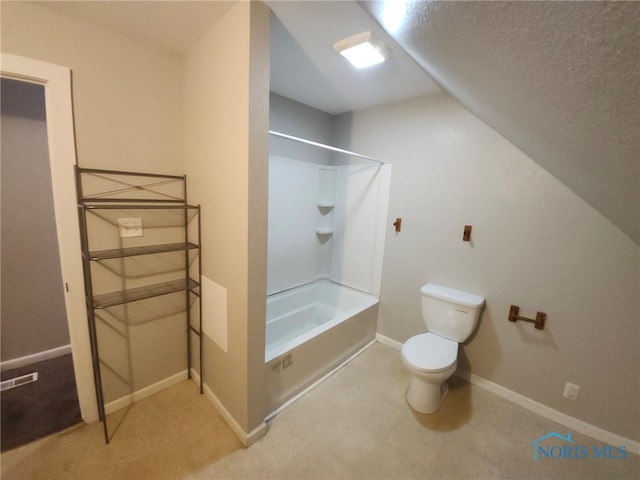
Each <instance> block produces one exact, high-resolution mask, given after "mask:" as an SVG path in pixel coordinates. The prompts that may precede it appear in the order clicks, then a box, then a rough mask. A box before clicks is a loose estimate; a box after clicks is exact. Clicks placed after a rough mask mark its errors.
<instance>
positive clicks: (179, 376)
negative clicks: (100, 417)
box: [104, 370, 187, 415]
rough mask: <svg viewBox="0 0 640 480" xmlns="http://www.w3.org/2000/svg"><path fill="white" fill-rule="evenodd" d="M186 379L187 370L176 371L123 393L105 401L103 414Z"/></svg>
mask: <svg viewBox="0 0 640 480" xmlns="http://www.w3.org/2000/svg"><path fill="white" fill-rule="evenodd" d="M186 379H187V370H184V371H182V372H179V373H176V374H175V375H172V376H170V377H168V378H165V379H164V380H160V381H159V382H156V383H154V384H152V385H149V386H148V387H145V388H142V389H140V390H136V391H135V392H133V393H131V394H129V395H125V396H124V397H121V398H119V399H117V400H114V401H113V402H109V403H107V404H106V405H105V406H104V412H105V414H107V415H109V414H110V413H113V412H115V411H117V410H120V409H121V408H125V407H128V406H129V405H132V404H134V403H135V402H139V401H140V400H142V399H143V398H147V397H149V396H151V395H153V394H155V393H158V392H160V391H162V390H166V389H167V388H169V387H172V386H173V385H175V384H177V383H180V382H182V381H183V380H186Z"/></svg>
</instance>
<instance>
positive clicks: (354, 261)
mask: <svg viewBox="0 0 640 480" xmlns="http://www.w3.org/2000/svg"><path fill="white" fill-rule="evenodd" d="M390 174H391V165H375V166H369V165H351V166H342V167H337V178H336V212H335V215H336V217H335V233H334V242H335V243H334V250H333V256H332V265H331V279H332V280H333V281H335V282H338V283H341V284H343V285H347V286H350V287H353V288H357V289H358V290H362V291H364V292H367V293H372V294H374V295H379V294H380V282H381V275H382V260H383V254H384V240H385V225H386V219H387V210H388V201H389V185H390V180H391V175H390Z"/></svg>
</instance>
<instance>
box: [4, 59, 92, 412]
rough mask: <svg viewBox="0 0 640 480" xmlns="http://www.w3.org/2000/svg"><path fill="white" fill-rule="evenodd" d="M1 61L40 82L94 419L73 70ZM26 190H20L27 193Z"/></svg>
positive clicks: (64, 261)
mask: <svg viewBox="0 0 640 480" xmlns="http://www.w3.org/2000/svg"><path fill="white" fill-rule="evenodd" d="M0 67H1V68H0V74H1V76H2V78H4V79H11V80H17V81H21V82H28V83H31V84H36V85H40V86H42V87H43V88H44V97H45V110H46V133H47V146H48V152H49V167H50V176H51V193H52V202H50V203H51V204H52V205H53V214H54V218H55V230H56V231H55V236H56V237H57V244H58V261H59V266H60V277H59V278H60V282H61V284H62V285H61V287H62V295H63V297H64V310H65V313H66V322H67V328H68V336H69V345H70V350H71V360H72V363H73V377H74V379H75V384H76V387H77V395H78V403H79V406H80V415H81V418H82V420H84V421H85V422H87V423H89V422H93V421H96V420H98V410H97V405H96V400H95V388H94V380H93V372H92V366H91V346H90V343H89V333H88V325H87V311H86V305H85V298H84V280H83V273H82V259H81V253H80V252H81V248H80V232H79V225H78V217H77V209H76V194H75V175H74V165H75V163H76V156H75V139H74V129H73V115H72V97H71V72H70V70H69V69H68V68H65V67H61V66H58V65H53V64H50V63H46V62H42V61H38V60H33V59H28V58H24V57H19V56H16V55H9V54H4V53H3V54H2V56H1V63H0ZM3 162H4V159H3ZM28 193H29V192H28V191H26V192H24V194H25V195H28ZM3 236H4V235H3ZM36 298H37V297H36ZM3 315H4V312H3ZM67 348H69V347H67Z"/></svg>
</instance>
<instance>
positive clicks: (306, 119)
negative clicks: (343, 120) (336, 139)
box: [269, 92, 333, 165]
mask: <svg viewBox="0 0 640 480" xmlns="http://www.w3.org/2000/svg"><path fill="white" fill-rule="evenodd" d="M269 130H274V131H276V132H280V133H286V134H287V135H293V136H294V137H301V138H306V139H307V140H313V141H314V142H319V143H324V144H331V140H332V139H331V137H332V131H333V117H332V116H331V115H329V114H328V113H325V112H321V111H320V110H317V109H315V108H313V107H309V106H308V105H304V104H302V103H299V102H296V101H294V100H291V99H289V98H285V97H283V96H281V95H278V94H276V93H273V92H271V94H270V96H269ZM269 152H270V154H271V155H275V156H278V157H283V158H289V159H295V160H300V161H303V162H312V163H318V164H323V165H331V152H329V151H328V150H323V149H321V148H316V147H310V146H308V145H305V144H302V143H298V142H294V141H292V140H287V139H284V138H279V137H276V136H273V135H271V136H270V137H269Z"/></svg>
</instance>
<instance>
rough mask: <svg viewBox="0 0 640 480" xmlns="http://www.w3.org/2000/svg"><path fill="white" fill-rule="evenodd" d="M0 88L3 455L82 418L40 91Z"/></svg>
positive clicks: (5, 83)
mask: <svg viewBox="0 0 640 480" xmlns="http://www.w3.org/2000/svg"><path fill="white" fill-rule="evenodd" d="M0 82H1V83H0V91H1V92H2V95H1V96H0V99H1V102H0V103H1V112H0V113H1V115H0V117H1V118H0V133H1V153H0V157H1V158H2V163H1V164H0V165H1V169H0V179H1V187H0V195H1V201H0V205H1V214H0V219H1V223H2V225H1V228H0V231H1V232H2V242H1V244H0V245H1V263H2V269H1V270H0V271H1V279H2V282H1V283H2V286H1V288H0V292H1V304H2V308H1V312H2V315H1V318H0V329H1V332H2V333H1V335H0V338H1V340H2V346H1V348H0V352H1V364H0V365H1V367H2V368H1V370H2V372H1V377H2V383H1V385H2V389H1V390H2V392H1V393H0V405H1V415H0V423H1V427H0V431H1V432H2V441H1V445H2V450H3V451H4V450H7V449H10V448H13V447H17V446H19V445H23V444H25V443H28V442H30V441H33V440H36V439H38V438H41V437H44V436H46V435H48V434H51V433H54V432H57V431H60V430H63V429H65V428H67V427H70V426H72V425H75V424H76V423H78V422H80V420H81V418H80V406H79V403H78V395H77V390H76V384H75V376H74V371H73V361H72V357H71V348H70V344H69V329H68V326H67V318H66V311H65V300H64V293H63V290H64V287H63V283H62V272H61V269H60V255H59V253H58V252H59V249H58V241H57V235H56V224H55V215H54V209H53V192H52V190H51V170H50V166H49V151H48V144H47V125H46V112H45V87H44V86H43V85H39V84H35V83H30V82H24V81H20V80H13V79H9V78H2V79H1V80H0Z"/></svg>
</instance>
